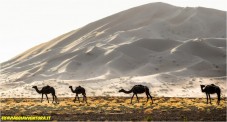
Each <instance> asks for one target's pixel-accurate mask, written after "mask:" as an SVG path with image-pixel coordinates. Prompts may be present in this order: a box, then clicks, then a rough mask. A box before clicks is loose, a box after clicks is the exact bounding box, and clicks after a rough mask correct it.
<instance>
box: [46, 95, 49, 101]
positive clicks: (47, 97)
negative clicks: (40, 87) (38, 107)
mask: <svg viewBox="0 0 227 122" xmlns="http://www.w3.org/2000/svg"><path fill="white" fill-rule="evenodd" d="M45 95H46V98H47V101H48V103H49V99H48V96H47V94H45Z"/></svg>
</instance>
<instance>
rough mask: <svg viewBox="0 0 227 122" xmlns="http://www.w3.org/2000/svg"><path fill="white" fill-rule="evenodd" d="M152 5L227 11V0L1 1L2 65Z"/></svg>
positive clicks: (0, 60) (0, 35) (0, 50)
mask: <svg viewBox="0 0 227 122" xmlns="http://www.w3.org/2000/svg"><path fill="white" fill-rule="evenodd" d="M152 2H165V3H169V4H172V5H176V6H183V7H186V6H189V7H198V6H202V7H208V8H215V9H219V10H225V11H226V10H227V7H226V5H227V0H0V42H1V48H0V62H3V61H7V60H9V59H10V58H13V57H14V56H16V55H18V54H20V53H22V52H23V51H25V50H27V49H29V48H31V47H33V46H35V45H37V44H40V43H43V42H46V41H49V40H51V39H53V38H55V37H57V36H59V35H61V34H64V33H66V32H69V31H71V30H75V29H77V28H79V27H82V26H84V25H86V24H88V23H90V22H93V21H96V20H99V19H101V18H104V17H106V16H109V15H111V14H114V13H117V12H120V11H122V10H126V9H129V8H131V7H135V6H139V5H142V4H146V3H152Z"/></svg>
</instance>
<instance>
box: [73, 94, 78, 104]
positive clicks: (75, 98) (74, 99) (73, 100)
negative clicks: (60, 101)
mask: <svg viewBox="0 0 227 122" xmlns="http://www.w3.org/2000/svg"><path fill="white" fill-rule="evenodd" d="M76 97H77V95H76V96H75V99H74V100H73V102H74V103H75V101H76Z"/></svg>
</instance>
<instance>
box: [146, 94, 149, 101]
mask: <svg viewBox="0 0 227 122" xmlns="http://www.w3.org/2000/svg"><path fill="white" fill-rule="evenodd" d="M146 95H147V102H148V100H149V97H148V94H146Z"/></svg>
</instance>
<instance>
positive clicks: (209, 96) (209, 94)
mask: <svg viewBox="0 0 227 122" xmlns="http://www.w3.org/2000/svg"><path fill="white" fill-rule="evenodd" d="M209 99H210V104H212V103H211V98H210V94H209Z"/></svg>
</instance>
